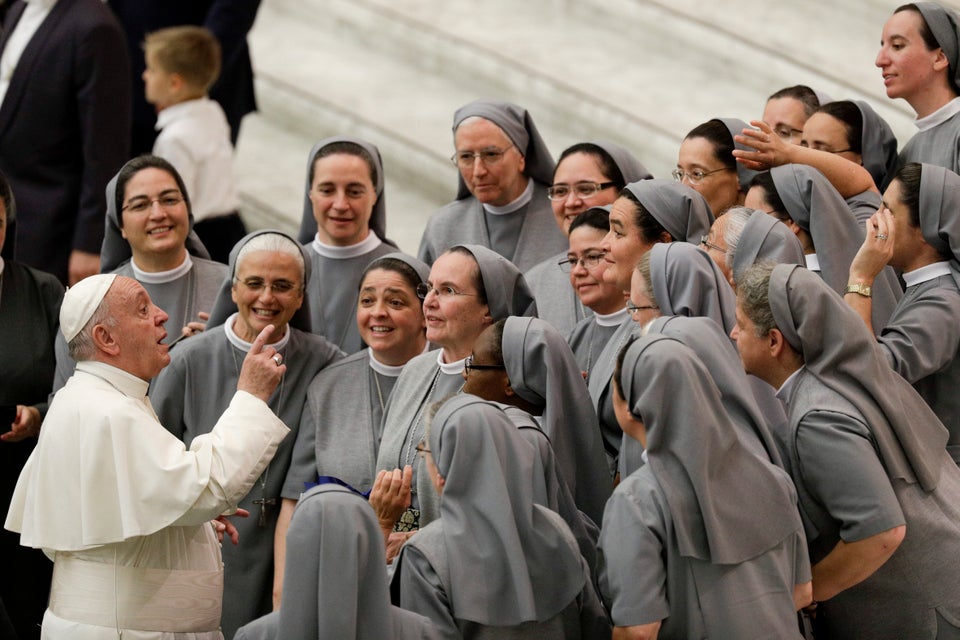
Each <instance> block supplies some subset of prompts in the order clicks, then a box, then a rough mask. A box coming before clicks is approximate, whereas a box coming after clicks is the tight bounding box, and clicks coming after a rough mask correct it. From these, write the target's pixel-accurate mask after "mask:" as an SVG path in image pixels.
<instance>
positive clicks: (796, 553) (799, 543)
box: [791, 528, 813, 584]
mask: <svg viewBox="0 0 960 640" xmlns="http://www.w3.org/2000/svg"><path fill="white" fill-rule="evenodd" d="M791 544H792V545H793V575H794V578H793V583H794V584H805V583H807V582H810V580H812V579H813V574H812V573H811V571H810V554H809V553H807V537H806V536H805V535H803V529H802V528H801V529H797V532H796V533H795V534H794V536H793V540H792V541H791Z"/></svg>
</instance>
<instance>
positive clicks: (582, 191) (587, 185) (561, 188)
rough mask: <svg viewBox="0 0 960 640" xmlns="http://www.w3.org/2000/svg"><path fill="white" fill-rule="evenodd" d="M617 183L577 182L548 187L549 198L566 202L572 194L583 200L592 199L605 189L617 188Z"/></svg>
mask: <svg viewBox="0 0 960 640" xmlns="http://www.w3.org/2000/svg"><path fill="white" fill-rule="evenodd" d="M615 186H617V184H616V183H615V182H577V183H575V184H555V185H553V186H552V187H547V197H548V198H550V199H551V200H566V199H567V198H568V197H570V192H571V191H572V192H573V193H576V194H577V197H578V198H580V199H581V200H586V199H587V198H592V197H593V196H595V195H597V194H598V193H600V192H601V191H603V190H604V189H609V188H610V187H615Z"/></svg>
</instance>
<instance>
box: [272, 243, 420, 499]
mask: <svg viewBox="0 0 960 640" xmlns="http://www.w3.org/2000/svg"><path fill="white" fill-rule="evenodd" d="M387 259H393V260H400V261H401V262H403V263H405V264H406V265H408V266H409V267H410V268H411V269H413V270H414V271H415V272H416V274H417V276H418V282H416V283H410V284H412V285H413V288H414V290H415V289H416V285H417V284H419V283H420V282H426V281H427V280H428V279H429V277H430V269H429V268H428V267H427V265H425V264H423V263H422V262H420V261H419V260H417V259H416V258H412V257H410V256H408V255H406V254H405V253H388V254H387V255H385V256H382V257H380V258H377V259H375V260H374V261H372V262H371V263H370V265H369V266H368V269H369V268H370V267H374V266H375V265H380V264H382V263H383V262H384V261H385V260H387ZM375 268H381V269H388V270H390V267H388V266H376V267H375ZM394 273H397V274H398V275H400V276H401V277H403V276H402V274H401V273H400V272H399V271H395V272H394ZM362 284H363V283H362V282H361V285H362ZM417 301H418V302H419V300H417ZM402 367H403V365H399V366H395V367H391V366H388V365H385V364H383V363H381V362H380V361H379V360H377V358H376V355H375V354H374V352H373V351H372V350H371V349H369V348H367V349H364V350H363V351H360V352H359V353H354V354H352V355H349V356H347V357H346V358H344V359H343V360H339V361H337V362H335V363H333V364H331V365H330V366H329V367H327V368H325V369H324V370H323V371H321V372H320V373H319V374H317V376H316V377H315V378H314V379H313V381H312V382H311V383H310V386H309V387H308V389H307V398H306V402H305V403H304V405H303V415H302V416H301V418H300V431H299V433H298V434H297V441H296V444H295V445H294V450H293V461H292V462H291V464H290V471H288V472H287V478H288V481H289V480H294V481H297V480H299V481H300V482H303V483H309V482H313V481H314V480H316V478H317V475H318V474H319V475H321V476H334V477H336V478H339V479H340V480H343V481H344V482H346V483H347V484H349V485H350V486H352V487H354V488H355V489H357V490H358V491H369V490H370V489H371V488H372V487H373V481H374V480H375V479H376V471H375V469H376V463H377V450H378V449H379V445H380V437H381V435H382V434H381V431H380V429H381V426H382V423H383V411H384V407H385V406H386V402H388V401H389V399H390V393H391V392H392V391H393V387H394V385H395V384H396V382H397V378H398V377H399V375H400V372H401V371H402Z"/></svg>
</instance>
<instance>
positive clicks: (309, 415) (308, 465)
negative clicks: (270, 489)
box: [280, 391, 317, 500]
mask: <svg viewBox="0 0 960 640" xmlns="http://www.w3.org/2000/svg"><path fill="white" fill-rule="evenodd" d="M312 405H313V403H312V402H311V401H310V392H309V391H307V398H306V402H304V403H303V412H302V413H301V414H300V428H299V429H297V439H296V440H294V441H293V452H292V453H291V455H290V467H289V468H288V469H287V477H286V478H284V481H283V488H282V489H281V490H280V496H281V497H283V498H289V499H290V500H299V499H300V494H301V493H303V492H304V491H305V489H304V486H303V485H304V483H307V482H314V481H315V480H316V479H317V454H316V438H317V419H316V417H315V416H314V414H313V409H312V408H311V407H312Z"/></svg>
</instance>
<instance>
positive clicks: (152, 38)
mask: <svg viewBox="0 0 960 640" xmlns="http://www.w3.org/2000/svg"><path fill="white" fill-rule="evenodd" d="M143 50H144V51H145V52H146V54H147V55H148V56H151V57H152V59H153V61H154V62H155V63H156V64H157V66H159V67H160V69H161V70H163V71H164V72H166V73H176V74H178V75H179V76H180V77H181V78H183V80H184V82H186V83H187V84H188V85H190V86H191V87H193V88H195V89H197V90H202V91H203V93H206V92H207V91H209V90H210V87H211V86H213V83H214V82H216V80H217V77H218V76H219V75H220V43H219V42H217V38H216V36H214V35H213V34H212V33H211V32H210V30H209V29H206V28H204V27H195V26H192V25H186V26H182V27H168V28H166V29H159V30H157V31H154V32H153V33H149V34H147V37H146V39H145V40H144V41H143Z"/></svg>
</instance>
